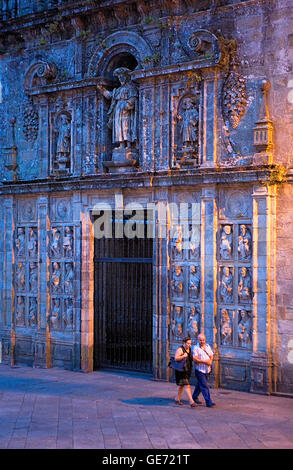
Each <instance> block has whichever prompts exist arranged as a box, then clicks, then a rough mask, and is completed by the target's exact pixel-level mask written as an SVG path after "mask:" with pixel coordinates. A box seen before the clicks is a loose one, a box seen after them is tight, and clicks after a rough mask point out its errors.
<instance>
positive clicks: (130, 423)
mask: <svg viewBox="0 0 293 470" xmlns="http://www.w3.org/2000/svg"><path fill="white" fill-rule="evenodd" d="M176 388H177V387H176V385H175V384H174V383H168V382H157V381H154V380H152V379H151V377H149V376H143V375H138V374H137V375H132V374H126V373H118V372H112V371H111V372H110V371H96V372H93V373H90V374H84V373H82V372H71V371H65V370H60V369H33V368H30V367H9V366H7V365H3V364H1V365H0V448H1V449H218V448H220V449H250V448H254V449H272V448H281V449H286V448H287V449H288V448H291V449H292V448H293V400H292V399H291V398H284V397H276V396H263V395H255V394H250V393H244V392H238V391H231V390H224V389H214V390H211V394H212V398H213V400H214V401H215V402H216V407H215V408H206V407H205V406H198V407H197V408H195V409H191V408H190V407H189V405H188V403H187V400H186V401H185V406H176V405H175V404H174V396H175V394H176ZM182 398H183V399H184V398H185V399H186V396H183V397H182Z"/></svg>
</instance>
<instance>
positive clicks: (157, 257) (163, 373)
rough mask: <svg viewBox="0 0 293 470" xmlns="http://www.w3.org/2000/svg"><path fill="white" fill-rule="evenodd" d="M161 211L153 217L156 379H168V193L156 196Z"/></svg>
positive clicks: (154, 372) (154, 367)
mask: <svg viewBox="0 0 293 470" xmlns="http://www.w3.org/2000/svg"><path fill="white" fill-rule="evenodd" d="M156 203H157V207H158V210H157V211H156V212H155V214H154V221H155V240H154V293H153V299H154V303H153V306H154V307H153V376H154V378H155V379H158V380H164V379H165V380H168V379H169V374H170V370H169V368H168V362H169V316H170V312H169V309H170V305H169V296H168V291H169V281H168V269H169V256H168V238H169V227H168V222H167V217H166V218H165V215H166V216H168V207H167V206H168V190H163V191H159V192H157V194H156Z"/></svg>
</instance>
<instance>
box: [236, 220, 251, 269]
mask: <svg viewBox="0 0 293 470" xmlns="http://www.w3.org/2000/svg"><path fill="white" fill-rule="evenodd" d="M238 256H239V258H240V259H244V260H246V259H249V258H250V257H251V233H250V230H249V228H248V227H247V226H246V225H243V224H242V225H240V227H239V237H238Z"/></svg>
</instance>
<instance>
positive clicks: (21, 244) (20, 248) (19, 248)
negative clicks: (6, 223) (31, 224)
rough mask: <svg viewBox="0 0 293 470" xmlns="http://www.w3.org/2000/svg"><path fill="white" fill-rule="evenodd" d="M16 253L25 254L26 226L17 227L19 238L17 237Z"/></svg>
mask: <svg viewBox="0 0 293 470" xmlns="http://www.w3.org/2000/svg"><path fill="white" fill-rule="evenodd" d="M15 245H16V255H17V256H24V255H25V231H24V228H22V227H19V228H18V229H17V238H16V243H15Z"/></svg>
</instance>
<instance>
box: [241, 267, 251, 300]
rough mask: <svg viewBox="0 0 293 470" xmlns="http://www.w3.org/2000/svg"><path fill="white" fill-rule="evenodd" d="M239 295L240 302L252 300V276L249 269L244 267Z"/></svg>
mask: <svg viewBox="0 0 293 470" xmlns="http://www.w3.org/2000/svg"><path fill="white" fill-rule="evenodd" d="M238 295H239V300H240V302H241V301H248V300H251V276H250V273H249V271H248V269H247V268H246V267H244V266H243V267H242V268H241V269H240V281H239V284H238Z"/></svg>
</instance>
